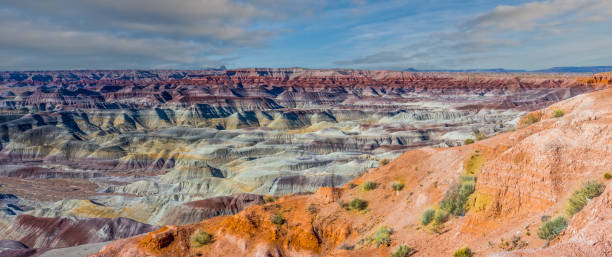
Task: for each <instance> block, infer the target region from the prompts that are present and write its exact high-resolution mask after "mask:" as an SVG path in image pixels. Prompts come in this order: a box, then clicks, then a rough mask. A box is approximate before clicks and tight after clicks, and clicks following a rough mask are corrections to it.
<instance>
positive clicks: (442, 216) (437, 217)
mask: <svg viewBox="0 0 612 257" xmlns="http://www.w3.org/2000/svg"><path fill="white" fill-rule="evenodd" d="M448 215H449V213H448V212H447V211H445V210H442V209H438V210H436V213H435V214H434V217H433V221H434V223H435V224H442V223H444V222H446V221H447V220H448Z"/></svg>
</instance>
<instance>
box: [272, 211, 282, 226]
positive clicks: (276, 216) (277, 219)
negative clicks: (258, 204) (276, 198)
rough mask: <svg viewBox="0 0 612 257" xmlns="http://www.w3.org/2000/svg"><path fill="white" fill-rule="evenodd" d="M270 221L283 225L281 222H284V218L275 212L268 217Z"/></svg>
mask: <svg viewBox="0 0 612 257" xmlns="http://www.w3.org/2000/svg"><path fill="white" fill-rule="evenodd" d="M270 221H271V222H272V223H274V224H276V225H283V223H285V218H283V216H282V215H280V214H279V213H277V214H274V215H272V217H270Z"/></svg>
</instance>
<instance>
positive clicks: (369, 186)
mask: <svg viewBox="0 0 612 257" xmlns="http://www.w3.org/2000/svg"><path fill="white" fill-rule="evenodd" d="M377 186H378V184H376V182H372V181H368V182H365V183H364V184H363V190H365V191H370V190H374V189H376V187H377Z"/></svg>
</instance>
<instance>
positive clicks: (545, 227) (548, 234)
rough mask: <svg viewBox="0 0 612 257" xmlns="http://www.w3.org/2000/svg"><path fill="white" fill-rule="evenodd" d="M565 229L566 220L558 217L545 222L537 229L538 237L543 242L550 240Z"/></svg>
mask: <svg viewBox="0 0 612 257" xmlns="http://www.w3.org/2000/svg"><path fill="white" fill-rule="evenodd" d="M566 227H567V220H565V218H564V217H562V216H559V217H557V218H555V219H553V220H551V221H547V222H545V223H544V224H542V226H540V228H539V229H538V237H540V238H541V239H545V240H552V239H554V238H555V237H557V236H558V235H559V234H561V232H563V230H564V229H565V228H566Z"/></svg>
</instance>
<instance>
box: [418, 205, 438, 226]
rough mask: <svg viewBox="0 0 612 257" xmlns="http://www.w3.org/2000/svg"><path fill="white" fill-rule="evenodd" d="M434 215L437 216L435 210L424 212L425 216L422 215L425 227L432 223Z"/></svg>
mask: <svg viewBox="0 0 612 257" xmlns="http://www.w3.org/2000/svg"><path fill="white" fill-rule="evenodd" d="M434 214H436V211H435V210H434V209H427V210H425V212H423V215H421V224H423V226H427V225H428V224H429V223H431V221H432V220H433V218H434Z"/></svg>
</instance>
